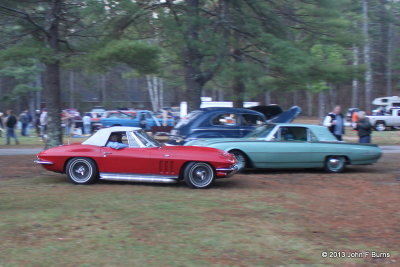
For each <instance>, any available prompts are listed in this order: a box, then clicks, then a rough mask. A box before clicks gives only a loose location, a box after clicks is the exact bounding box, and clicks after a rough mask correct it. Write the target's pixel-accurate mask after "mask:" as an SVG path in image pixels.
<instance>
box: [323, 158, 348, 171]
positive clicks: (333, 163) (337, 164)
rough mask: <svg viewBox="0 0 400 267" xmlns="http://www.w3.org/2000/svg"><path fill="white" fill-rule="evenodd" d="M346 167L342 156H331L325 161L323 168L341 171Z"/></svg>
mask: <svg viewBox="0 0 400 267" xmlns="http://www.w3.org/2000/svg"><path fill="white" fill-rule="evenodd" d="M345 167H346V159H345V158H344V157H336V156H331V157H328V158H327V159H326V161H325V170H326V171H327V172H336V173H337V172H342V171H343V170H344V168H345Z"/></svg>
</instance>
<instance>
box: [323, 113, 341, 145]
mask: <svg viewBox="0 0 400 267" xmlns="http://www.w3.org/2000/svg"><path fill="white" fill-rule="evenodd" d="M323 125H324V126H326V127H328V128H329V131H331V133H332V134H333V135H334V136H335V137H336V139H337V140H339V141H342V135H344V117H343V115H342V108H341V107H340V106H335V108H334V109H333V111H332V112H329V113H328V115H327V116H326V117H325V119H324V122H323Z"/></svg>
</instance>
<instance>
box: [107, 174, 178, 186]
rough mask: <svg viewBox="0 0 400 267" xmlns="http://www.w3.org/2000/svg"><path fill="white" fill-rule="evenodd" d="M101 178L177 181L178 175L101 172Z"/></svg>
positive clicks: (162, 181) (157, 181)
mask: <svg viewBox="0 0 400 267" xmlns="http://www.w3.org/2000/svg"><path fill="white" fill-rule="evenodd" d="M100 179H101V180H110V181H130V182H145V183H176V182H177V181H178V176H172V175H156V174H130V173H129V174H128V173H104V172H102V173H100Z"/></svg>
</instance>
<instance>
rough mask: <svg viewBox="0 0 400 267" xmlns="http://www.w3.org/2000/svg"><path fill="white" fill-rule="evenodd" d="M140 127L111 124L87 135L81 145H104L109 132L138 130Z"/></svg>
mask: <svg viewBox="0 0 400 267" xmlns="http://www.w3.org/2000/svg"><path fill="white" fill-rule="evenodd" d="M141 129H142V128H139V127H126V126H113V127H110V128H104V129H100V130H98V131H97V132H96V133H95V134H94V135H92V136H91V137H89V138H88V139H87V140H86V141H85V142H83V143H82V145H92V146H105V145H106V143H107V141H108V138H110V134H112V133H114V132H132V131H138V130H141Z"/></svg>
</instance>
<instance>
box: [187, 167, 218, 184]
mask: <svg viewBox="0 0 400 267" xmlns="http://www.w3.org/2000/svg"><path fill="white" fill-rule="evenodd" d="M214 180H215V172H214V169H213V168H212V167H211V166H210V164H208V163H204V162H192V163H189V164H188V165H187V166H186V168H185V182H186V184H187V185H188V186H189V187H192V188H206V187H208V186H210V185H211V184H212V183H213V182H214Z"/></svg>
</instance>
